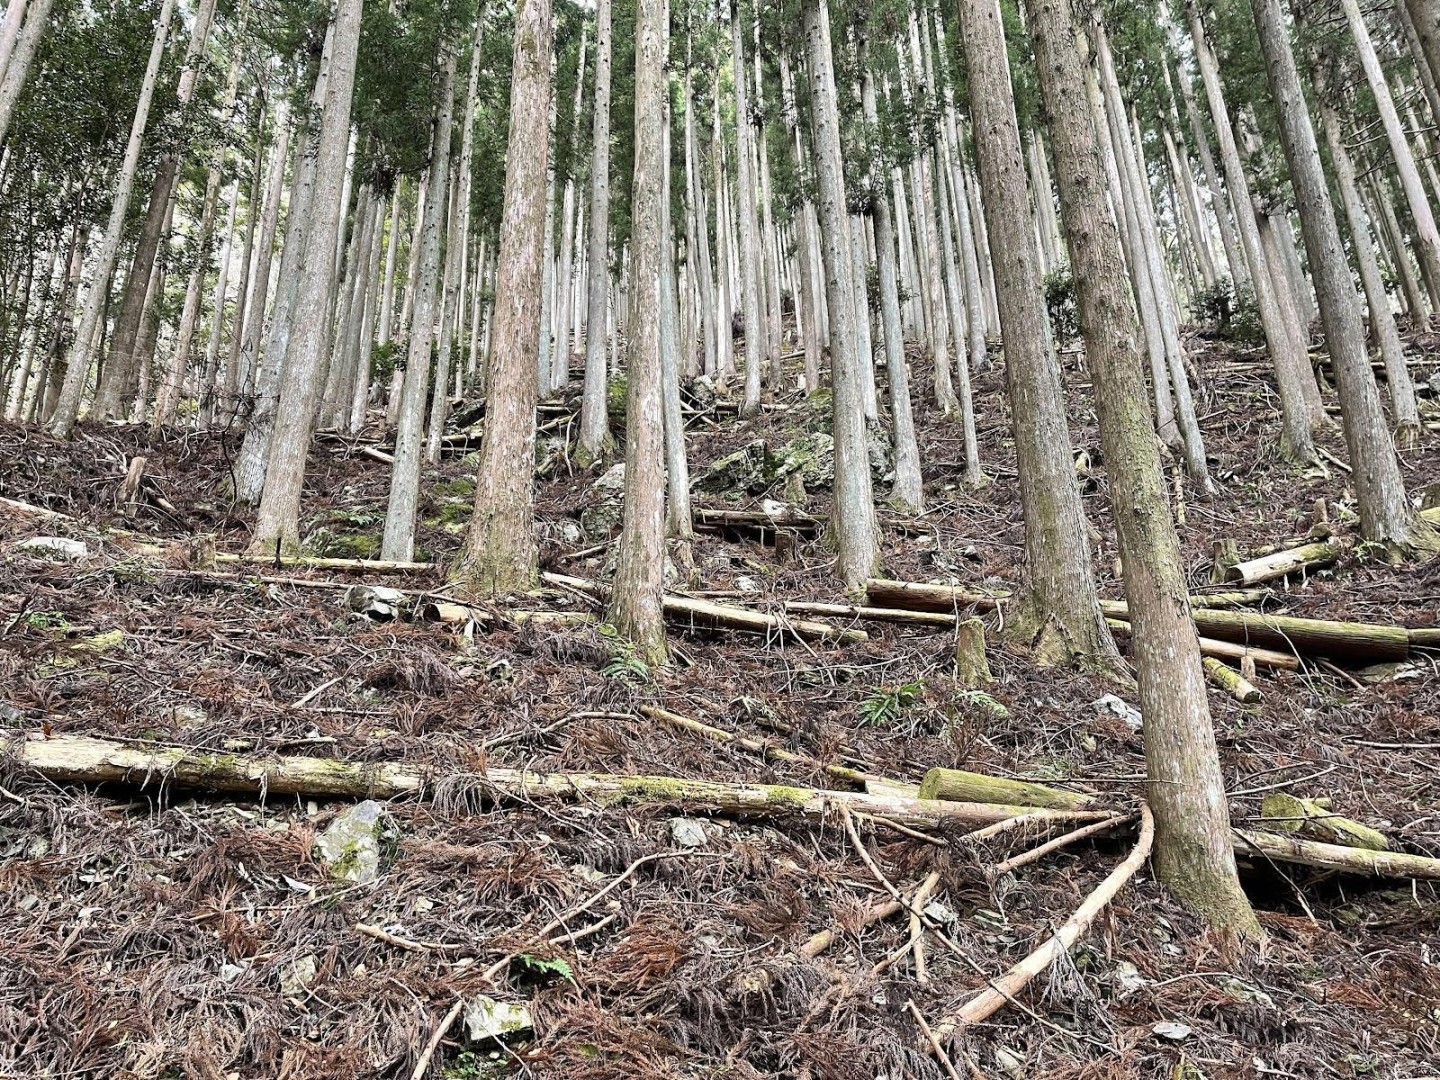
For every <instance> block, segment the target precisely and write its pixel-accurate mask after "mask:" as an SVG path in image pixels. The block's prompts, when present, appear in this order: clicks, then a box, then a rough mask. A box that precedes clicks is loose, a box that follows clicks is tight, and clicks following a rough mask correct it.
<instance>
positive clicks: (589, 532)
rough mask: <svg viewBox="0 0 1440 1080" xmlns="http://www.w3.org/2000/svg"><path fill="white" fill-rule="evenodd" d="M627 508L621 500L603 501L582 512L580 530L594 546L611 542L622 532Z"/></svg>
mask: <svg viewBox="0 0 1440 1080" xmlns="http://www.w3.org/2000/svg"><path fill="white" fill-rule="evenodd" d="M624 516H625V508H624V505H623V504H622V503H621V501H620V500H619V499H602V500H601V501H600V502H597V503H593V504H592V505H590V506H587V507H586V508H585V509H584V510H582V511H581V512H580V528H581V529H583V530H584V533H585V539H586V540H589V541H590V542H591V543H592V544H598V543H600V542H602V541H604V540H609V539H610V538H611V537H612V536H614V535H615V534H616V533H618V532H619V531H620V523H621V521H623V520H624Z"/></svg>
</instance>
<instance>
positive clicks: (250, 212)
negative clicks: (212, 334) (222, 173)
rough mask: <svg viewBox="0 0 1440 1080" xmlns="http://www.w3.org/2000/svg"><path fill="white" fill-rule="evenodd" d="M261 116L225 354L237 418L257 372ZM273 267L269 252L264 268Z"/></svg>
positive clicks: (230, 404)
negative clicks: (255, 267) (253, 362)
mask: <svg viewBox="0 0 1440 1080" xmlns="http://www.w3.org/2000/svg"><path fill="white" fill-rule="evenodd" d="M258 116H259V120H258V121H257V123H256V128H255V160H254V162H253V163H252V166H251V171H250V191H249V193H248V195H247V196H246V200H245V239H244V241H243V242H242V243H241V245H240V282H239V285H238V287H237V289H236V291H235V328H234V330H233V332H232V333H231V335H230V355H229V356H228V357H226V358H225V414H226V416H227V417H231V418H233V417H234V416H235V414H236V412H237V411H238V410H239V409H240V407H241V403H242V400H243V399H245V398H248V397H250V395H251V387H252V386H253V384H254V378H255V373H254V372H253V371H252V370H251V369H250V367H249V365H248V364H246V363H245V362H244V361H245V353H244V348H245V336H246V333H247V330H248V328H247V327H246V325H245V320H246V319H247V318H248V316H249V311H250V305H249V295H250V286H251V281H252V270H251V262H252V260H253V258H254V255H255V230H256V228H257V227H258V226H259V224H260V214H261V210H260V200H261V194H260V183H261V177H262V175H263V173H264V166H265V143H264V140H263V139H262V138H261V136H262V133H263V131H264V117H265V110H264V109H261V110H258ZM269 269H270V266H269V260H268V255H267V259H266V263H265V266H264V268H263V270H264V272H266V273H268V272H269Z"/></svg>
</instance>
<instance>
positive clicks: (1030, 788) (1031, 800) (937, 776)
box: [920, 769, 1095, 810]
mask: <svg viewBox="0 0 1440 1080" xmlns="http://www.w3.org/2000/svg"><path fill="white" fill-rule="evenodd" d="M920 798H922V799H942V800H944V801H946V802H977V803H1009V804H1010V805H1012V806H1039V807H1044V808H1045V809H1048V810H1081V809H1084V808H1085V807H1087V806H1089V805H1091V804H1092V803H1093V802H1094V801H1095V800H1094V799H1093V798H1091V797H1090V796H1089V795H1082V794H1080V793H1079V792H1075V791H1062V790H1061V789H1060V788H1053V787H1047V786H1046V785H1044V784H1036V783H1033V782H1031V781H1027V780H1007V779H1005V778H1004V777H1000V776H986V775H985V774H984V773H974V772H966V771H964V770H963V769H931V770H930V771H929V772H927V773H926V774H925V778H924V779H923V780H921V781H920Z"/></svg>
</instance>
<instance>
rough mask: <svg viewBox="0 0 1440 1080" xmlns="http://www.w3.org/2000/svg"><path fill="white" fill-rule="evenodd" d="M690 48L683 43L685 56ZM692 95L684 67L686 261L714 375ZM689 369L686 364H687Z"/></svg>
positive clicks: (706, 237) (712, 307) (705, 225)
mask: <svg viewBox="0 0 1440 1080" xmlns="http://www.w3.org/2000/svg"><path fill="white" fill-rule="evenodd" d="M689 49H690V45H689V42H688V41H687V43H686V55H687V57H688V55H689ZM694 113H695V95H694V92H693V89H692V73H691V69H690V66H689V65H688V64H687V65H686V67H685V204H686V228H687V230H688V231H687V233H686V239H685V261H686V264H687V266H689V267H690V268H691V270H692V275H693V277H694V278H695V283H696V285H697V287H698V292H699V294H700V295H699V301H700V303H699V307H700V336H701V339H702V342H701V343H702V347H703V351H704V357H705V359H704V364H703V370H704V371H705V373H706V374H707V375H711V374H714V372H715V364H716V356H717V354H718V351H719V346H718V344H717V337H716V335H717V334H718V333H719V330H718V326H717V324H718V321H719V318H718V313H717V311H716V303H715V292H714V289H715V270H714V267H713V265H712V264H711V261H710V215H709V206H708V204H707V201H706V199H705V187H704V185H703V183H701V180H700V163H699V160H698V158H699V151H698V149H697V147H696V145H695V124H694ZM687 366H688V365H687Z"/></svg>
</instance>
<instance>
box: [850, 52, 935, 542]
mask: <svg viewBox="0 0 1440 1080" xmlns="http://www.w3.org/2000/svg"><path fill="white" fill-rule="evenodd" d="M856 62H857V64H858V66H859V67H860V72H861V79H862V80H863V81H862V83H861V87H860V97H861V105H862V107H863V108H864V110H865V122H866V123H867V124H869V125H871V126H872V127H874V126H876V125H877V124H878V118H879V116H878V110H877V108H876V103H875V76H874V74H873V73H872V72H871V71H870V68H869V66H868V64H867V63H866V60H865V52H864V42H863V40H862V41H861V44H860V48H859V49H858V50H857V56H856ZM883 174H884V170H883V169H882V168H877V166H876V161H875V159H872V160H871V162H870V176H869V181H870V187H871V195H872V197H873V199H874V204H875V263H876V276H877V277H878V278H879V279H880V282H879V283H880V323H881V330H882V333H883V338H884V344H885V381H886V382H887V383H888V384H889V386H890V420H891V423H892V424H893V425H894V437H895V482H894V483H893V484H892V485H891V488H890V500H891V501H892V502H893V503H894V504H895V505H896V506H897V507H899V508H900V509H901V510H902V511H904V512H905V513H907V514H919V513H921V512H922V511H923V510H924V509H925V490H924V487H923V485H922V482H921V477H920V448H919V445H918V443H917V442H916V439H915V417H914V413H913V412H912V410H911V405H910V375H909V372H908V371H907V370H906V366H905V330H904V327H903V326H902V325H901V321H900V290H899V287H898V272H897V270H896V266H895V228H894V225H893V223H892V221H891V216H890V199H889V196H888V195H887V194H886V192H885V177H884V175H883Z"/></svg>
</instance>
